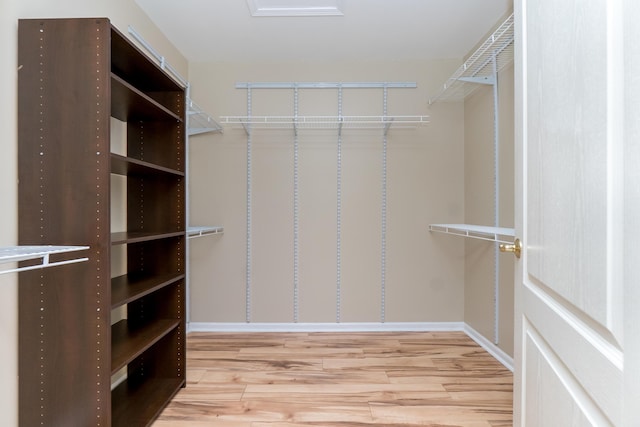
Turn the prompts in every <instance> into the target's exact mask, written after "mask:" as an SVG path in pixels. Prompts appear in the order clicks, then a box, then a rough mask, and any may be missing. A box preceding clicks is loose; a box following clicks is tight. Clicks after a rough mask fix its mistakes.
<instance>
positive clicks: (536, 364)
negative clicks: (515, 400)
mask: <svg viewBox="0 0 640 427" xmlns="http://www.w3.org/2000/svg"><path fill="white" fill-rule="evenodd" d="M526 349H527V350H526V356H525V357H526V360H527V364H526V372H524V374H525V376H526V381H527V383H529V384H536V387H535V389H534V390H533V391H532V392H529V393H527V396H526V407H527V408H529V409H528V410H527V411H526V418H525V425H527V426H586V425H594V426H598V427H605V426H610V425H611V423H610V422H609V421H608V420H607V419H606V418H605V417H603V416H602V413H601V412H600V411H599V409H598V407H597V405H595V404H594V403H593V402H592V401H591V400H590V399H589V396H588V395H587V394H586V393H584V392H577V393H576V390H578V391H579V390H580V387H579V385H577V384H576V382H575V379H574V377H573V376H572V375H571V374H570V373H569V372H567V370H566V369H564V368H565V367H566V366H565V365H564V364H563V363H562V362H560V361H559V360H558V358H557V356H556V354H555V352H554V351H553V350H551V346H550V345H549V344H548V343H547V342H545V340H544V339H543V338H542V337H541V336H540V334H538V333H537V332H536V331H535V329H533V328H532V327H531V326H530V325H528V327H527V335H526ZM589 418H591V420H590V419H589Z"/></svg>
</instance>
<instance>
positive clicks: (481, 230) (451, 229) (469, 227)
mask: <svg viewBox="0 0 640 427" xmlns="http://www.w3.org/2000/svg"><path fill="white" fill-rule="evenodd" d="M429 231H435V232H438V233H446V234H453V235H456V236H463V237H470V238H473V239H480V240H488V241H491V242H499V243H508V244H511V243H513V238H514V237H515V230H514V229H513V228H505V227H490V226H484V225H473V224H430V225H429ZM509 237H510V238H511V239H508V238H509Z"/></svg>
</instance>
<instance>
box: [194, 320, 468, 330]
mask: <svg viewBox="0 0 640 427" xmlns="http://www.w3.org/2000/svg"><path fill="white" fill-rule="evenodd" d="M464 326H465V324H464V322H396V323H376V322H371V323H369V322H366V323H359V322H358V323H200V322H191V323H189V324H188V325H187V332H431V331H464Z"/></svg>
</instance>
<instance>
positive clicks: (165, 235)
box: [111, 231, 185, 245]
mask: <svg viewBox="0 0 640 427" xmlns="http://www.w3.org/2000/svg"><path fill="white" fill-rule="evenodd" d="M184 234H185V232H184V231H169V232H140V231H120V232H117V233H111V244H112V245H124V244H127V243H141V242H150V241H152V240H159V239H169V238H171V237H180V236H184Z"/></svg>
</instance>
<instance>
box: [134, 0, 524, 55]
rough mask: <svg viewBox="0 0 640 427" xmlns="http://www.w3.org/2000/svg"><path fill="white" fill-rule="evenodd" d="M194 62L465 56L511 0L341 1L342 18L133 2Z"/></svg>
mask: <svg viewBox="0 0 640 427" xmlns="http://www.w3.org/2000/svg"><path fill="white" fill-rule="evenodd" d="M136 3H138V5H139V6H140V7H141V8H142V9H143V10H144V11H145V12H146V13H147V15H149V17H150V18H151V19H152V20H153V22H155V23H156V25H157V26H158V27H159V28H160V29H161V30H162V31H163V33H164V34H165V35H166V36H167V37H168V38H169V40H171V41H172V42H173V44H174V45H175V46H176V47H177V48H178V49H179V50H180V51H181V52H182V53H183V54H184V55H185V56H186V58H187V59H188V60H189V61H190V62H214V61H262V60H267V61H271V60H276V61H277V60H319V61H324V60H407V59H441V58H462V57H463V56H465V55H466V54H467V53H468V52H469V50H471V49H472V48H473V47H474V46H475V45H476V43H478V42H479V41H481V39H482V38H483V37H484V35H485V34H486V33H487V32H488V31H490V30H491V29H492V27H493V26H494V25H495V24H497V23H498V21H499V20H500V18H501V17H502V16H503V15H504V14H505V13H507V12H509V11H510V10H511V8H512V0H342V4H343V11H344V16H321V17H252V16H251V14H250V12H249V6H248V5H247V2H246V0H136Z"/></svg>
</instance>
